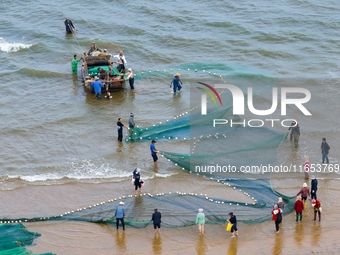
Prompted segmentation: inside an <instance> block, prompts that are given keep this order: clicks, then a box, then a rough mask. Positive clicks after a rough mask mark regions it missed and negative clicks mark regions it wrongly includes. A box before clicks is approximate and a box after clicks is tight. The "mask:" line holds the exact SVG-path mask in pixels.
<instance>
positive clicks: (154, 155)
mask: <svg viewBox="0 0 340 255" xmlns="http://www.w3.org/2000/svg"><path fill="white" fill-rule="evenodd" d="M155 143H156V141H155V140H152V141H151V144H150V151H151V156H152V158H153V163H154V165H155V166H157V160H158V157H157V153H159V151H158V150H157V149H156V146H155Z"/></svg>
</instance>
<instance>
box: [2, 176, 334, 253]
mask: <svg viewBox="0 0 340 255" xmlns="http://www.w3.org/2000/svg"><path fill="white" fill-rule="evenodd" d="M187 178H190V181H188V179H187ZM301 180H302V178H301ZM301 180H300V179H299V180H293V181H289V182H288V184H289V186H288V185H287V186H286V187H285V189H282V183H281V181H282V180H280V179H277V180H276V179H273V180H272V181H271V183H272V185H273V188H274V189H275V186H279V187H278V189H279V191H280V192H282V193H283V194H287V193H291V192H296V187H295V185H296V183H301ZM169 183H170V184H172V188H171V189H172V192H173V191H174V190H178V191H179V192H197V193H200V192H207V193H209V194H208V195H211V196H216V197H221V195H223V193H222V191H223V190H225V187H224V186H222V185H221V184H219V183H217V182H216V181H211V180H209V179H207V178H202V177H200V176H196V175H189V174H188V173H185V172H179V173H178V174H177V175H173V176H171V177H167V178H154V179H151V180H148V182H147V185H146V186H145V192H146V193H148V192H150V193H154V192H151V191H150V190H149V189H152V190H155V191H157V192H158V193H159V192H168V191H169V190H170V188H169ZM197 183H199V184H200V185H199V186H198V185H197ZM338 183H339V180H322V181H321V182H320V184H321V185H320V186H321V187H332V186H334V185H336V184H338ZM335 187H336V186H335ZM27 192H29V194H31V196H30V199H27V200H24V201H22V202H23V203H21V204H18V207H19V208H16V210H13V208H8V207H6V208H7V210H6V208H4V213H5V212H6V211H8V212H7V213H9V214H10V213H11V212H12V213H11V215H13V211H15V212H16V213H15V214H18V216H19V215H22V214H24V215H23V216H27V214H29V215H32V217H37V216H49V215H58V214H59V213H60V212H61V213H62V212H63V211H69V210H72V209H76V208H78V207H83V206H88V205H89V204H92V203H97V202H100V201H106V200H107V199H109V198H112V197H113V195H112V194H113V193H114V194H120V195H122V194H125V195H129V194H133V187H132V185H131V182H130V181H124V182H120V183H109V184H108V183H104V184H82V183H72V184H65V185H60V186H30V187H28V186H25V187H23V188H21V189H18V190H15V192H13V191H10V192H8V193H7V194H8V196H6V195H5V196H3V199H4V201H5V204H6V200H8V201H9V200H10V199H13V198H14V199H15V200H16V201H18V200H17V199H19V198H20V197H23V196H24V195H25V194H27ZM143 192H144V191H143ZM225 195H227V196H228V198H231V199H234V200H236V201H238V200H242V201H247V199H250V198H248V197H246V196H244V195H242V193H241V192H228V193H226V194H225ZM336 195H337V189H331V188H320V190H319V191H318V196H320V197H328V199H327V200H321V201H324V202H322V204H323V206H325V208H327V209H326V210H325V217H323V218H322V222H321V223H318V222H314V221H312V218H311V217H312V212H311V208H310V206H309V205H308V209H307V211H306V212H305V213H304V219H303V222H302V224H301V223H298V224H296V223H295V221H294V219H295V213H290V214H289V215H285V216H284V217H283V229H282V231H280V233H279V234H276V233H275V228H274V223H273V222H272V221H266V222H263V223H257V224H244V223H242V222H239V224H238V228H239V230H240V232H239V233H240V234H239V236H238V237H235V238H230V233H227V232H226V231H225V224H206V226H205V236H204V237H203V238H199V235H198V230H197V226H189V227H180V228H165V227H163V228H162V233H161V238H157V237H154V234H153V229H152V226H151V225H149V226H147V227H145V228H140V229H134V228H132V227H129V226H127V229H126V231H125V234H124V235H125V237H123V233H122V232H123V231H122V229H120V230H119V231H118V232H117V231H116V229H115V226H113V225H111V224H110V225H106V224H96V223H89V222H76V221H58V222H56V221H45V222H35V223H26V224H25V225H26V226H27V228H28V230H29V231H35V232H38V233H40V234H41V236H40V237H38V238H37V239H35V240H34V243H33V245H32V246H27V247H26V248H27V249H28V250H32V251H33V252H34V253H43V252H53V253H56V254H58V255H63V254H74V255H76V254H83V255H84V254H89V255H90V254H115V251H117V250H119V251H121V252H122V254H137V253H138V254H182V253H190V254H193V253H195V252H196V253H197V254H226V253H227V254H236V252H237V254H249V251H247V249H249V247H252V248H251V250H252V252H253V253H254V254H291V253H294V252H295V251H296V249H298V250H299V253H298V254H310V253H313V252H314V253H317V254H332V252H333V251H335V250H336V251H340V245H339V244H337V240H336V236H337V235H336V233H338V232H339V231H338V230H337V229H334V230H333V228H334V226H333V222H334V221H336V220H340V216H338V214H337V211H338V210H339V209H340V208H339V205H333V206H332V202H331V200H332V198H333V197H335V196H336ZM32 196H33V197H32ZM51 197H54V198H55V200H54V199H51ZM85 198H86V199H85ZM103 198H104V199H103ZM84 200H86V201H84ZM20 208H21V210H22V212H19V211H18V210H20ZM33 208H34V211H35V212H33V211H30V210H27V209H33ZM197 208H199V205H197ZM330 208H331V209H330ZM24 209H25V210H24ZM160 211H161V212H162V208H160ZM37 212H39V213H37ZM44 212H45V213H44ZM234 213H235V215H236V216H237V211H234ZM264 213H267V214H270V212H269V211H268V212H264ZM37 214H38V215H37ZM195 214H196V212H193V218H194V217H195ZM150 216H151V215H150ZM163 217H166V215H164V214H163ZM330 219H332V220H330ZM321 244H322V245H321ZM321 246H322V248H321ZM246 247H248V248H246ZM247 252H248V253H247ZM334 254H336V252H335V253H334Z"/></svg>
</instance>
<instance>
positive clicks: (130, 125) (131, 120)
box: [129, 112, 135, 129]
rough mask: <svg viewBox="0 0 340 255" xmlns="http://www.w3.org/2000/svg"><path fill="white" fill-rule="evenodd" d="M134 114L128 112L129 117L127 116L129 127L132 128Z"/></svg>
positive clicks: (133, 126)
mask: <svg viewBox="0 0 340 255" xmlns="http://www.w3.org/2000/svg"><path fill="white" fill-rule="evenodd" d="M134 117H135V115H134V114H133V112H132V113H130V118H129V128H130V129H133V128H135V120H134Z"/></svg>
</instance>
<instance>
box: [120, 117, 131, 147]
mask: <svg viewBox="0 0 340 255" xmlns="http://www.w3.org/2000/svg"><path fill="white" fill-rule="evenodd" d="M123 127H124V128H126V129H129V128H128V127H127V126H125V125H124V124H123V123H122V118H118V121H117V131H118V141H120V142H122V141H123Z"/></svg>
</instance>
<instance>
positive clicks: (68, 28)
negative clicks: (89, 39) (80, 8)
mask: <svg viewBox="0 0 340 255" xmlns="http://www.w3.org/2000/svg"><path fill="white" fill-rule="evenodd" d="M64 24H65V29H66V33H68V34H72V33H73V32H74V30H76V28H75V27H74V26H73V23H72V21H71V20H70V19H69V18H66V20H65V21H64Z"/></svg>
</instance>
